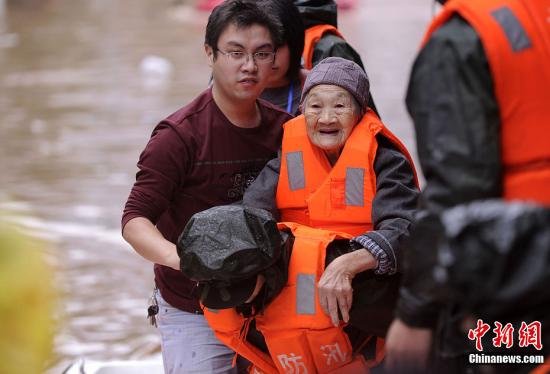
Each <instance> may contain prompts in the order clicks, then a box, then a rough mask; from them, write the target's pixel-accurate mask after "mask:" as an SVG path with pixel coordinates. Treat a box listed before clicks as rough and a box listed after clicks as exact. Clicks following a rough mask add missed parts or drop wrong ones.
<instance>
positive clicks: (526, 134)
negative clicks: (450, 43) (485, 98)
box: [423, 0, 550, 206]
mask: <svg viewBox="0 0 550 374" xmlns="http://www.w3.org/2000/svg"><path fill="white" fill-rule="evenodd" d="M547 8H548V1H546V0H529V1H527V0H476V1H467V0H451V1H449V2H447V3H446V4H445V6H444V8H443V12H442V13H441V14H440V15H439V16H438V17H437V18H436V19H435V20H434V22H433V23H432V25H431V26H430V28H429V29H428V32H427V34H426V36H425V37H424V42H423V43H426V42H427V40H428V39H429V38H430V36H431V35H432V34H433V32H434V31H435V30H437V29H438V28H439V27H440V26H441V25H443V24H444V23H445V22H446V21H447V20H448V19H449V18H450V17H451V16H452V15H454V14H455V13H458V14H460V16H461V17H463V18H464V19H465V20H466V21H467V22H468V23H469V24H470V25H471V26H472V27H473V28H474V29H475V30H476V32H477V34H478V35H479V37H480V39H481V43H482V45H483V48H484V51H485V54H486V56H487V60H488V62H489V67H490V71H491V75H492V79H493V83H494V90H495V96H496V99H497V102H498V106H499V114H500V121H501V124H500V126H501V159H502V168H503V169H502V171H503V183H502V185H503V197H504V198H506V199H508V200H528V201H533V202H537V203H539V204H544V205H547V206H550V136H548V134H549V133H550V105H549V104H548V103H550V90H549V89H548V87H550V64H548V61H550V24H549V23H548V21H547V17H548V12H547V10H548V9H547Z"/></svg>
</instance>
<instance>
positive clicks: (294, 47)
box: [258, 0, 305, 115]
mask: <svg viewBox="0 0 550 374" xmlns="http://www.w3.org/2000/svg"><path fill="white" fill-rule="evenodd" d="M258 6H260V7H261V8H262V9H265V10H266V11H267V12H269V13H270V14H273V15H274V16H275V17H277V19H278V20H279V21H280V23H281V25H282V27H283V40H282V43H283V44H282V45H281V46H280V47H279V48H277V54H276V56H275V62H274V63H273V67H272V71H271V73H272V74H271V77H270V80H269V83H268V85H267V88H266V89H265V90H264V91H263V92H262V96H261V98H262V99H264V100H267V101H269V102H270V103H272V104H275V105H277V106H278V107H280V108H282V109H284V110H285V111H286V112H288V113H290V114H293V115H295V114H297V113H298V111H299V104H300V96H301V93H302V85H303V81H304V79H305V74H304V72H303V71H302V52H303V50H304V24H303V22H302V19H301V18H300V13H298V9H296V7H295V6H294V4H293V3H292V0H261V1H258Z"/></svg>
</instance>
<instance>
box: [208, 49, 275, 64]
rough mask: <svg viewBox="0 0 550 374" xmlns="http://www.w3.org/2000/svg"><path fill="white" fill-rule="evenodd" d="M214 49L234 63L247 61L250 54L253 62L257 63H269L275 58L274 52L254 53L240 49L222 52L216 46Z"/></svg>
mask: <svg viewBox="0 0 550 374" xmlns="http://www.w3.org/2000/svg"><path fill="white" fill-rule="evenodd" d="M216 51H218V52H220V53H221V54H222V55H224V56H225V57H226V58H227V60H229V61H231V62H233V63H235V64H244V63H247V62H248V59H249V57H250V56H252V61H254V63H256V64H257V65H263V64H269V63H272V62H273V61H274V60H275V52H265V51H259V52H254V53H246V52H242V51H231V52H224V51H222V50H219V49H217V48H216Z"/></svg>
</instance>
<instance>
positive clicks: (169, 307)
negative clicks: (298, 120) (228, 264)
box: [122, 0, 290, 373]
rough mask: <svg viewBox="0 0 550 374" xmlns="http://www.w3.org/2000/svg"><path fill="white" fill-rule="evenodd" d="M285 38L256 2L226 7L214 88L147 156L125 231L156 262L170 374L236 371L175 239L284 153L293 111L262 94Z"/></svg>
mask: <svg viewBox="0 0 550 374" xmlns="http://www.w3.org/2000/svg"><path fill="white" fill-rule="evenodd" d="M280 35H281V28H280V25H279V23H278V22H277V21H276V20H274V19H272V17H271V16H270V15H268V14H266V13H265V12H263V11H262V10H261V9H260V8H259V7H257V5H256V4H255V2H250V1H240V0H229V1H226V2H224V3H223V4H222V5H220V6H218V7H217V8H216V9H215V10H214V11H213V12H212V14H211V15H210V17H209V20H208V24H207V26H206V35H205V52H206V55H207V57H208V60H209V64H210V66H211V68H212V77H213V82H212V86H211V87H209V88H208V89H207V90H205V91H204V92H203V93H201V94H200V95H199V96H198V97H196V98H195V99H194V100H193V101H192V102H191V103H190V104H188V105H187V106H185V107H183V108H181V109H180V110H178V111H176V112H175V113H173V114H172V115H170V116H168V117H167V118H166V119H164V120H163V121H161V122H160V123H159V124H158V125H157V126H156V128H155V129H154V130H153V133H152V135H151V139H150V140H149V143H148V144H147V146H146V147H145V149H144V151H143V152H142V154H141V156H140V159H139V162H138V168H139V171H138V173H137V175H136V182H135V184H134V186H133V187H132V190H131V192H130V196H129V198H128V201H127V202H126V206H125V208H124V213H123V217H122V230H123V236H124V238H125V239H126V240H127V241H128V242H129V243H130V244H131V245H132V247H133V248H134V249H135V250H136V252H138V253H139V254H140V255H141V256H143V257H144V258H145V259H147V260H149V261H151V262H153V263H155V265H154V271H155V284H156V286H157V288H158V292H157V291H155V298H156V300H157V302H158V306H159V314H158V316H157V321H158V327H159V331H160V333H161V344H162V353H163V360H164V366H165V371H166V372H170V373H182V372H184V371H185V372H186V373H191V372H200V373H204V372H208V373H225V372H233V371H234V370H235V368H232V358H233V353H232V351H231V350H229V349H228V348H227V347H225V346H224V345H223V344H222V343H221V342H219V341H218V340H217V339H216V338H215V336H214V335H213V333H212V331H211V330H210V328H209V327H208V325H207V323H206V321H205V320H204V316H203V315H202V310H201V308H200V305H199V302H198V295H197V294H196V284H195V282H192V281H191V280H189V279H187V278H186V277H184V276H183V274H182V273H181V272H180V271H179V268H180V261H179V257H178V255H177V251H176V245H175V243H176V240H177V238H178V235H179V234H180V232H181V231H182V229H183V228H184V226H185V224H186V223H187V221H188V220H189V218H190V217H191V216H192V215H193V214H194V213H196V212H199V211H202V210H205V209H208V208H210V207H212V206H216V205H222V204H230V203H234V202H236V201H239V200H240V199H241V197H242V195H243V192H244V190H245V189H246V188H247V186H248V185H249V184H250V183H251V182H252V181H253V180H254V178H255V177H256V176H257V174H258V173H259V172H260V171H261V169H262V168H263V167H264V165H265V164H266V162H267V161H268V160H270V159H272V158H273V157H274V156H275V155H276V152H277V150H278V148H279V147H280V142H281V136H282V126H281V125H282V124H283V123H284V122H286V121H287V120H288V119H289V118H290V116H289V115H288V114H287V113H285V112H284V111H282V110H279V109H278V108H276V107H274V106H272V105H271V104H269V103H267V102H265V101H262V100H259V99H258V97H259V96H260V93H261V92H262V90H263V89H264V88H265V86H266V85H267V83H268V80H269V76H270V73H271V68H272V65H273V61H274V58H275V50H276V49H277V47H278V46H279V45H280V39H281V37H280ZM189 334H192V339H190V335H189Z"/></svg>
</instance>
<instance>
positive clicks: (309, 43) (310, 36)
mask: <svg viewBox="0 0 550 374" xmlns="http://www.w3.org/2000/svg"><path fill="white" fill-rule="evenodd" d="M325 34H334V35H337V36H339V37H341V38H344V37H343V36H342V34H340V32H339V31H338V29H337V28H336V27H334V26H332V25H316V26H312V27H310V28H308V29H306V31H305V35H304V36H305V40H304V51H303V52H302V60H303V64H304V68H306V69H308V70H311V69H312V68H313V50H314V49H315V45H316V44H317V42H318V41H319V40H321V38H322V37H323V35H325Z"/></svg>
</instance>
